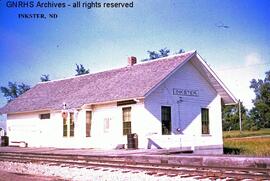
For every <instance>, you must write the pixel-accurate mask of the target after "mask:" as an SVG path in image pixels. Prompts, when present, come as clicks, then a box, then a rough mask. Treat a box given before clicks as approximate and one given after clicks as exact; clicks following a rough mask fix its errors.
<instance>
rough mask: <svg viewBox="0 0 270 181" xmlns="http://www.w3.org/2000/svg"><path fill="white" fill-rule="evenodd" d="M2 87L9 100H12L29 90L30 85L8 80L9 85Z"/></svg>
mask: <svg viewBox="0 0 270 181" xmlns="http://www.w3.org/2000/svg"><path fill="white" fill-rule="evenodd" d="M0 89H1V92H2V93H3V94H4V96H5V97H6V98H7V100H8V102H10V101H12V100H14V99H15V98H17V97H19V96H20V95H22V94H23V93H25V92H26V91H28V90H29V89H30V86H29V85H26V84H24V83H21V84H17V83H16V82H8V87H0Z"/></svg>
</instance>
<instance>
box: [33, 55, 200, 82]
mask: <svg viewBox="0 0 270 181" xmlns="http://www.w3.org/2000/svg"><path fill="white" fill-rule="evenodd" d="M194 52H196V50H191V51H188V52H184V53H179V54H173V55H169V56H167V57H161V58H157V59H153V60H148V61H145V62H139V63H136V64H134V65H133V66H128V65H127V66H125V67H119V68H113V69H110V70H104V71H100V72H95V73H88V74H82V75H74V76H71V77H65V78H60V79H54V80H50V81H45V82H38V83H37V84H47V83H53V82H58V81H64V80H70V79H75V78H80V77H86V76H91V75H92V76H93V75H97V74H101V73H106V72H110V71H117V70H120V69H126V68H130V67H135V66H138V65H145V64H150V63H154V62H158V61H164V60H168V59H172V58H175V57H178V56H180V55H181V56H182V55H185V54H189V53H194Z"/></svg>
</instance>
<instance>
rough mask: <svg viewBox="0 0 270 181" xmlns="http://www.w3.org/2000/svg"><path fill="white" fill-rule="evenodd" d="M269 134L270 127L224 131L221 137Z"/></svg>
mask: <svg viewBox="0 0 270 181" xmlns="http://www.w3.org/2000/svg"><path fill="white" fill-rule="evenodd" d="M262 135H270V129H261V130H258V131H242V132H241V133H240V131H235V130H233V131H224V132H223V138H240V137H250V136H262Z"/></svg>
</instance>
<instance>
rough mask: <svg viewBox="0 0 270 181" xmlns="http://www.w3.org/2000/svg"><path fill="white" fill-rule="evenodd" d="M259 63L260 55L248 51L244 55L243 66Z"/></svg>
mask: <svg viewBox="0 0 270 181" xmlns="http://www.w3.org/2000/svg"><path fill="white" fill-rule="evenodd" d="M260 63H261V56H260V55H259V54H258V53H256V52H253V53H250V54H248V55H247V56H246V57H245V66H250V65H254V64H260Z"/></svg>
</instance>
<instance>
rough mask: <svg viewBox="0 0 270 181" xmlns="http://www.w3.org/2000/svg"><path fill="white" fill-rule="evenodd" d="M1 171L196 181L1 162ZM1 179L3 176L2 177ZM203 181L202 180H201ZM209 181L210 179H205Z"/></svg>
mask: <svg viewBox="0 0 270 181" xmlns="http://www.w3.org/2000/svg"><path fill="white" fill-rule="evenodd" d="M0 170H4V171H7V172H12V173H24V174H32V175H44V176H57V177H61V178H62V179H66V180H79V181H84V180H87V181H88V180H89V181H91V180H93V181H112V180H113V181H138V180H140V181H143V180H145V181H146V180H147V181H171V180H184V181H185V180H189V181H190V180H195V179H194V178H191V177H189V178H181V177H180V176H176V177H168V176H154V175H147V174H145V173H144V172H139V173H131V172H126V173H124V172H125V171H124V170H122V171H112V170H113V169H108V170H107V171H104V170H103V171H102V170H94V169H86V168H69V167H60V166H48V165H40V164H34V163H14V162H2V161H0ZM0 177H1V176H0ZM200 180H201V179H200ZM204 180H209V179H204Z"/></svg>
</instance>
